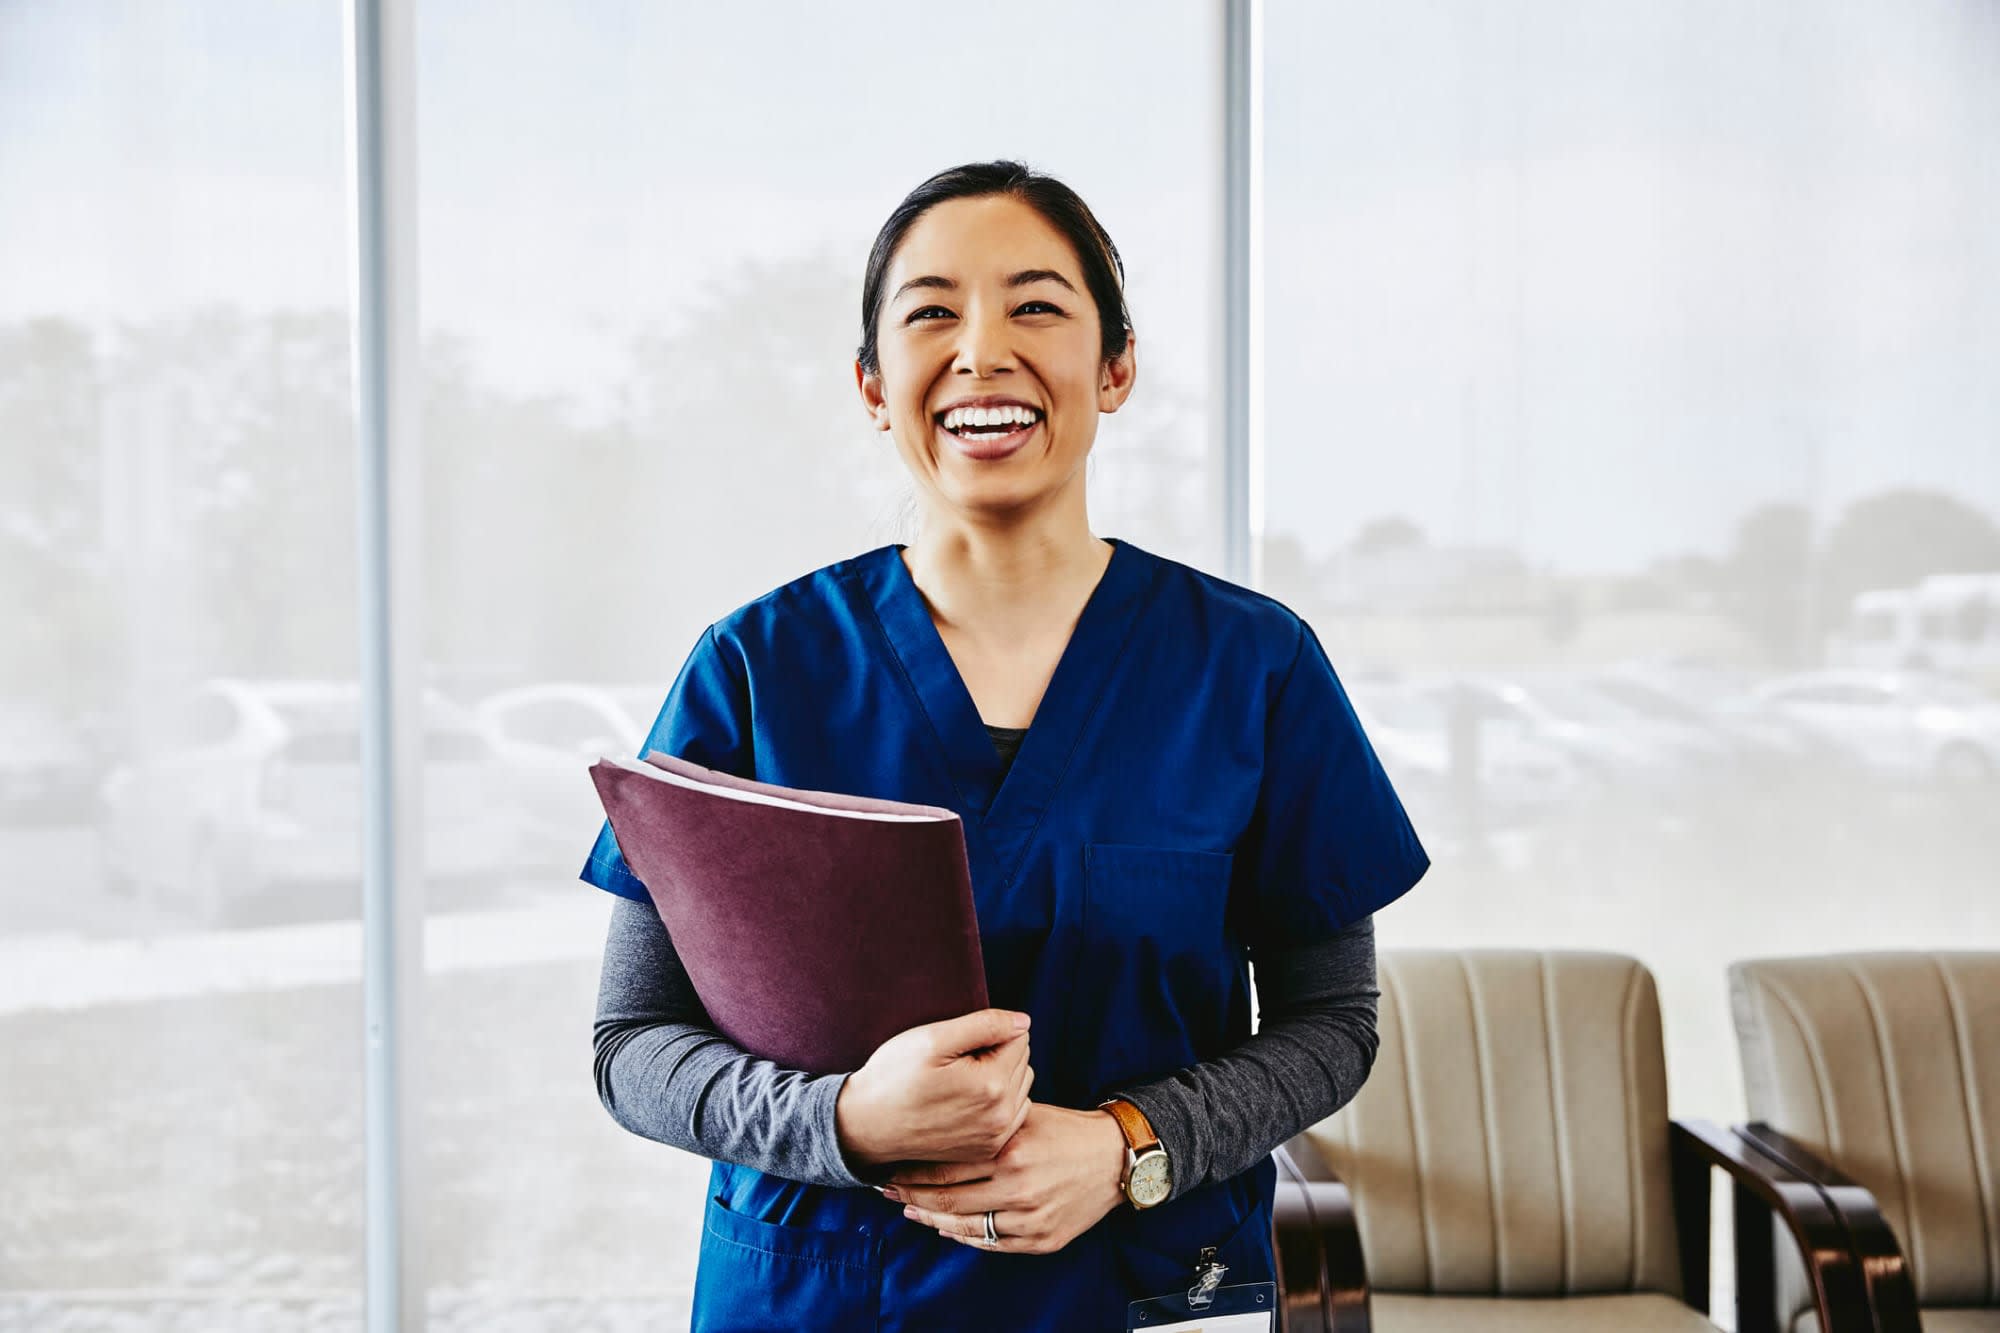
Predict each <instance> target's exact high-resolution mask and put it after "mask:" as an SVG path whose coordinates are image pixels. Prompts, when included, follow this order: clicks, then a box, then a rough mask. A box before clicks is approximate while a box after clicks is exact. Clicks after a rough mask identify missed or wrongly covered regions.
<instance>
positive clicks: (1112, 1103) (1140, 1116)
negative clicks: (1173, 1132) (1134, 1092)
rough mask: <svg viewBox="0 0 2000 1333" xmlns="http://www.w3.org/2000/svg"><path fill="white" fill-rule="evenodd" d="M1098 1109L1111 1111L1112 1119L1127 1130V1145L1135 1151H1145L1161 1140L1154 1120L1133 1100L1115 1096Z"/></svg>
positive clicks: (1119, 1126)
mask: <svg viewBox="0 0 2000 1333" xmlns="http://www.w3.org/2000/svg"><path fill="white" fill-rule="evenodd" d="M1097 1109H1098V1110H1100V1111H1109V1112H1111V1117H1112V1119H1114V1120H1116V1121H1117V1122H1118V1128H1120V1129H1122V1130H1124V1131H1125V1144H1126V1146H1127V1147H1129V1148H1131V1150H1132V1151H1133V1152H1135V1153H1141V1152H1144V1151H1146V1149H1148V1148H1150V1147H1152V1146H1154V1145H1155V1144H1157V1143H1158V1142H1159V1141H1160V1136H1159V1135H1158V1134H1155V1133H1154V1132H1153V1122H1152V1121H1150V1120H1148V1119H1146V1113H1145V1112H1144V1111H1141V1110H1140V1109H1139V1108H1138V1107H1136V1106H1134V1105H1133V1104H1132V1103H1131V1102H1128V1101H1126V1100H1124V1099H1123V1098H1120V1097H1113V1098H1112V1099H1111V1100H1109V1101H1107V1102H1104V1103H1102V1104H1101V1105H1099V1106H1098V1108H1097Z"/></svg>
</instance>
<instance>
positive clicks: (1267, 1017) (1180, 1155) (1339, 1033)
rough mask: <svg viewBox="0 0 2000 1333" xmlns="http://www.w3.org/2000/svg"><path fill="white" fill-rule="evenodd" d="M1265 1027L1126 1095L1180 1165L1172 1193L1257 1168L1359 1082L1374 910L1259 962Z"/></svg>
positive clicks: (1365, 1050)
mask: <svg viewBox="0 0 2000 1333" xmlns="http://www.w3.org/2000/svg"><path fill="white" fill-rule="evenodd" d="M1255 968H1256V980H1257V1009H1258V1027H1257V1032H1256V1034H1255V1035H1254V1036H1252V1037H1251V1038H1250V1039H1249V1040H1248V1041H1246V1042H1244V1043H1243V1044H1242V1045H1240V1046H1238V1047H1236V1048H1235V1049H1234V1050H1231V1051H1229V1052H1227V1053H1225V1054H1223V1055H1221V1056H1218V1057H1217V1058H1215V1059H1213V1060H1204V1061H1202V1062H1200V1063H1199V1064H1194V1065H1189V1066H1187V1067H1185V1068H1183V1069H1178V1070H1176V1071H1174V1073H1172V1074H1170V1075H1168V1076H1167V1077H1165V1078H1162V1079H1156V1080H1154V1081H1153V1082H1150V1083H1143V1084H1140V1085H1138V1086H1136V1087H1132V1088H1120V1089H1119V1090H1118V1093H1117V1095H1118V1096H1120V1097H1123V1098H1126V1099H1128V1100H1129V1101H1131V1102H1132V1103H1133V1104H1134V1105H1136V1106H1138V1108H1139V1109H1140V1110H1142V1111H1144V1112H1145V1113H1146V1118H1147V1119H1148V1120H1149V1121H1151V1122H1152V1125H1153V1129H1154V1131H1155V1132H1156V1133H1157V1134H1158V1135H1159V1136H1160V1142H1161V1144H1162V1146H1164V1147H1165V1148H1166V1150H1167V1155H1168V1157H1169V1158H1170V1159H1171V1161H1172V1162H1173V1168H1174V1170H1173V1177H1174V1187H1173V1192H1172V1194H1170V1195H1169V1196H1168V1197H1169V1198H1170V1199H1173V1198H1179V1197H1180V1196H1181V1195H1183V1194H1185V1193H1187V1192H1188V1191H1189V1190H1191V1189H1194V1188H1196V1187H1197V1186H1200V1185H1205V1184H1209V1183H1211V1182H1213V1181H1217V1180H1226V1179H1228V1178H1229V1177H1230V1176H1233V1175H1235V1174H1237V1173H1238V1172H1240V1171H1244V1170H1247V1169H1249V1168H1250V1167H1252V1166H1255V1165H1256V1164H1257V1163H1258V1162H1260V1161H1262V1160H1263V1159H1264V1158H1265V1157H1268V1156H1269V1155H1270V1153H1271V1150H1272V1149H1273V1148H1276V1147H1277V1146H1278V1145H1279V1144H1281V1143H1283V1142H1284V1141H1285V1140H1286V1139H1289V1138H1291V1137H1292V1136H1293V1135H1294V1134H1297V1133H1298V1132H1299V1131H1300V1130H1303V1129H1305V1128H1307V1127H1308V1126H1311V1125H1314V1124H1317V1123H1318V1122H1319V1121H1321V1120H1324V1119H1325V1118H1326V1117H1327V1116H1329V1115H1332V1114H1333V1113H1334V1112H1335V1111H1337V1110H1339V1109H1340V1108H1341V1107H1342V1106H1345V1105H1346V1104H1347V1103H1348V1102H1349V1101H1351V1100H1352V1099H1353V1097H1354V1094H1355V1093H1357V1092H1359V1091H1360V1090H1361V1085H1362V1084H1363V1083H1364V1082H1365V1081H1366V1080H1367V1078H1368V1071H1369V1069H1370V1068H1372V1067H1373V1065H1374V1063H1375V1052H1376V1049H1377V1046H1378V1044H1379V1041H1378V1038H1377V1035H1376V1030H1375V1017H1376V1005H1377V1001H1378V1000H1379V999H1380V998H1381V993H1380V991H1378V990H1377V989H1376V975H1375V930H1374V922H1373V920H1372V919H1371V918H1368V917H1363V918H1362V919H1361V920H1359V921H1357V922H1355V923H1354V924H1352V925H1350V926H1348V927H1347V928H1346V929H1345V930H1342V931H1341V932H1339V933H1338V934H1336V935H1334V936H1332V937H1331V938H1329V939H1327V940H1324V941H1322V942H1320V943H1318V944H1311V945H1307V946H1304V947H1303V948H1298V949H1289V950H1285V951H1282V952H1279V953H1274V954H1271V955H1269V956H1268V957H1265V958H1259V959H1256V960H1255Z"/></svg>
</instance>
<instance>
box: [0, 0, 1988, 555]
mask: <svg viewBox="0 0 2000 1333" xmlns="http://www.w3.org/2000/svg"><path fill="white" fill-rule="evenodd" d="M974 13H975V11H972V10H960V9H956V8H944V7H939V6H936V5H930V4H921V3H904V4H881V3H871V4H869V5H867V6H856V7H852V8H841V7H836V6H828V5H823V4H822V5H807V4H803V3H798V4H774V5H762V6H719V5H699V6H697V5H679V4H676V5H671V6H666V5H654V4H640V3H621V4H595V5H572V4H553V3H538V4H526V3H513V4H495V3H481V4H473V3H470V2H469V0H452V2H451V3H444V2H442V0H424V3H422V4H421V5H420V19H419V43H420V66H419V97H420V106H421V114H420V135H421V144H420V159H421V166H420V169H421V171H422V200H423V207H422V214H421V216H422V245H423V262H424V265H425V268H424V278H423V310H424V318H425V321H426V324H427V325H428V326H430V327H433V328H451V329H454V330H457V331H460V332H463V333H465V334H467V335H468V336H470V337H471V338H472V339H473V340H474V341H475V343H476V345H477V346H478V348H479V349H480V354H481V365H482V367H483V369H484V370H485V372H486V374H487V375H488V376H489V377H490V378H491V379H493V381H494V382H495V383H497V384H502V385H505V386H507V387H509V388H511V389H514V390H517V391H522V392H529V391H533V392H549V391H560V392H568V393H571V394H573V395H575V396H576V397H577V398H578V399H579V400H580V401H582V402H584V403H586V404H587V403H590V402H592V401H599V400H602V399H603V397H604V396H605V395H606V394H607V393H608V391H609V390H610V389H612V388H613V387H614V385H615V383H616V381H617V376H618V372H619V369H620V366H621V362H620V359H619V357H620V352H621V350H622V347H623V345H624V343H625V340H626V339H627V338H629V336H630V335H631V334H633V333H634V332H637V331H639V330H642V329H645V328H648V327H658V326H663V325H670V324H672V323H673V322H674V320H675V318H676V315H677V313H678V312H679V311H680V310H682V309H683V308H685V306H686V305H687V303H688V302H689V301H690V300H691V299H692V298H693V296H694V295H695V294H696V293H697V291H698V287H699V284H700V282H701V280H702V278H703V276H704V275H705V274H710V273H713V272H715V271H716V268H717V266H718V264H720V263H723V262H725V261H728V260H731V259H736V258H740V257H743V256H746V255H757V256H767V257H777V256H782V255H789V254H795V253H800V252H805V251H813V250H820V249H829V250H830V251H831V252H832V253H833V254H835V255H838V256H844V262H845V263H846V265H847V266H848V268H849V270H850V271H851V273H852V275H853V282H854V286H855V291H856V296H857V300H858V294H859V283H860V274H861V269H862V266H863V264H864V262H865V259H866V246H867V243H868V241H869V239H870V238H871V237H872V235H873V233H874V230H875V228H876V227H877V226H878V225H879V224H880V222H881V220H882V218H883V216H884V215H886V213H887V211H888V210H889V208H890V207H892V206H893V204H894V203H895V201H896V199H897V198H898V197H900V195H901V194H902V193H903V192H904V191H905V190H907V189H908V188H909V187H910V186H912V185H914V184H915V183H916V182H917V181H919V180H921V179H922V178H923V176H925V175H927V174H929V173H930V172H931V171H934V170H936V169H938V168H940V167H942V166H946V165H950V164H952V163H955V162H960V161H967V160H974V159H978V158H985V157H992V156H1000V155H1011V156H1021V157H1025V158H1027V159H1028V160H1029V161H1030V162H1031V163H1032V164H1034V165H1036V166H1039V167H1042V168H1045V169H1047V170H1050V171H1053V172H1055V173H1056V174H1058V175H1060V176H1062V177H1063V178H1064V179H1066V180H1068V181H1069V182H1070V183H1071V184H1073V185H1075V186H1076V187H1077V188H1078V189H1079V191H1080V192H1081V193H1082V194H1083V195H1084V197H1085V198H1086V199H1088V200H1090V201H1091V203H1092V204H1093V206H1094V207H1096V208H1097V210H1098V211H1099V213H1100V215H1101V216H1102V217H1103V219H1104V221H1105V223H1106V225H1107V227H1108V229H1109V230H1110V231H1111V234H1112V235H1113V237H1114V238H1115V239H1116V240H1117V241H1118V243H1119V245H1120V247H1121V250H1122V251H1123V252H1124V254H1125V257H1126V261H1127V265H1128V270H1129V272H1130V298H1131V302H1132V306H1133V311H1134V316H1135V322H1136V324H1137V325H1138V327H1139V329H1140V331H1141V336H1142V344H1141V345H1142V349H1144V351H1145V352H1146V353H1148V354H1149V359H1148V361H1147V363H1146V365H1147V370H1148V372H1149V373H1150V374H1151V375H1152V376H1155V377H1164V378H1169V379H1172V380H1175V381H1179V382H1182V383H1184V384H1187V385H1189V386H1190V387H1192V388H1193V389H1194V390H1196V391H1197V392H1199V393H1208V392H1210V391H1212V386H1213V383H1214V379H1213V373H1212V371H1211V369H1210V367H1211V365H1212V358H1213V356H1214V354H1215V335H1216V332H1217V325H1218V318H1217V306H1216V300H1215V298H1216V290H1215V286H1214V280H1215V268H1214V257H1215V251H1216V248H1217V245H1218V238H1219V232H1218V229H1217V226H1216V217H1215V208H1216V188H1217V181H1218V179H1219V172H1220V161H1219V156H1218V152H1219V143H1220V141H1219V135H1218V129H1217V124H1216V118H1215V114H1214V111H1215V106H1216V102H1217V98H1218V96H1219V88H1218V85H1217V82H1216V71H1215V68H1214V66H1215V60H1214V51H1215V42H1216V40H1217V29H1216V27H1215V21H1214V18H1213V7H1212V6H1211V5H1208V4H1203V3H1189V2H1187V0H1182V2H1181V3H1174V4H1153V3H1145V4H1141V3H1125V4H1105V3H1100V4H1092V5H1070V4H1055V3H1044V4H1040V5H1035V4H1028V5H1014V6H1010V7H1008V8H1007V9H1006V10H1005V11H992V18H991V22H990V23H989V22H988V21H987V19H986V18H985V17H984V15H985V13H986V12H985V11H978V13H979V14H980V15H981V16H982V17H981V20H980V27H979V29H978V30H976V31H975V30H974V29H973V28H972V27H971V25H969V24H968V23H967V22H966V21H965V16H969V15H973V14H974ZM339 14H340V6H338V5H337V4H334V3H331V2H330V0H329V2H328V3H320V4H303V3H283V4H271V3H261V2H259V0H228V2H224V0H203V2H201V3H195V2H193V0H187V2H185V3H173V4H170V3H157V2H155V0H135V2H134V3H112V2H111V0H92V2H89V3H78V2H74V0H65V2H64V3H60V4H58V3H46V2H45V3H32V2H30V0H11V2H10V3H4V4H0V196H4V197H5V198H6V199H7V200H8V205H7V207H5V208H0V317H4V318H10V319H11V318H18V317H20V316H23V315H28V314H44V313H64V314H70V315H75V316H79V317H87V318H90V319H93V320H104V319H109V318H113V317H143V316H146V315H149V314H155V313H158V312H161V311H170V310H174V309H178V308H183V307H186V306H188V305H190V304H194V303H202V302H209V301H218V300H221V301H230V302H235V303H237V304H240V305H243V306H246V307H250V308H270V307H275V306H301V305H303V306H344V305H345V304H346V301H347V296H346V281H347V279H346V261H345V251H344V246H345V235H346V230H345V228H346V222H345V201H344V188H345V181H344V166H343V139H342V114H343V112H342V72H341V65H342V59H341V43H342V34H341V29H340V19H339ZM1266 23H1267V27H1268V42H1267V52H1268V54H1267V57H1266V62H1267V63H1266V68H1265V76H1266V80H1267V83H1266V92H1267V101H1266V133H1267V149H1266V153H1267V156H1266V162H1265V173H1266V186H1267V195H1266V205H1265V220H1266V226H1267V231H1266V237H1267V242H1268V248H1267V252H1266V261H1265V262H1266V271H1265V277H1266V283H1267V311H1268V316H1269V318H1268V323H1267V325H1266V327H1265V352H1266V361H1265V365H1266V371H1265V386H1266V392H1267V395H1268V404H1269V409H1268V418H1267V422H1268V453H1267V459H1268V462H1267V468H1268V471H1267V478H1266V480H1267V501H1266V512H1267V521H1268V525H1269V527H1270V528H1271V529H1272V530H1275V531H1286V532H1294V533H1297V534H1299V535H1301V536H1302V537H1304V538H1305V539H1306V540H1307V541H1308V543H1309V544H1310V545H1312V546H1313V547H1314V548H1316V549H1319V550H1325V549H1327V548H1328V547H1330V546H1331V545H1333V544H1336V543H1338V542H1341V541H1345V540H1347V539H1348V538H1350V537H1351V536H1352V535H1353V532H1354V530H1355V528H1356V527H1357V526H1358V525H1359V524H1361V523H1363V522H1365V521H1367V520H1368V519H1370V518H1373V517H1377V516H1380V515H1384V514H1402V515H1406V516H1408V517H1410V518H1413V519H1415V520H1416V521H1417V522H1419V523H1420V524H1422V525H1423V526H1424V527H1425V528H1426V529H1427V530H1428V531H1430V532H1431V533H1432V534H1433V536H1434V537H1435V538H1437V539H1438V540H1444V541H1452V542H1470V541H1480V542H1498V543H1511V544H1514V545H1516V546H1518V547H1519V548H1520V549H1522V550H1523V551H1524V552H1525V553H1526V554H1527V555H1528V556H1529V558H1531V559H1533V560H1536V561H1545V562H1548V563H1551V564H1553V565H1555V566H1557V567H1560V568H1564V569H1568V570H1572V571H1579V572H1610V571H1614V570H1623V569H1632V568H1637V567H1641V566H1643V565H1644V564H1646V563H1647V562H1648V561H1650V560H1652V559H1655V558H1658V557H1660V556H1664V555H1669V554H1675V553H1680V552H1684V551H1688V550H1705V551H1710V552H1719V550H1720V549H1721V546H1722V543H1723V542H1724V541H1725V540H1726V539H1727V536H1728V534H1729V532H1730V529H1731V528H1732V526H1733V525H1734V523H1735V522H1736V521H1737V519H1738V518H1739V517H1740V516H1741V515H1742V514H1743V513H1744V512H1745V511H1746V510H1747V509H1748V508H1750V507H1753V506H1755V505H1757V504H1759V503H1763V502H1766V501H1771V500H1799V501H1805V502H1812V503H1816V504H1817V506H1818V507H1819V509H1820V511H1821V512H1822V514H1823V515H1824V516H1827V517H1830V516H1831V515H1833V514H1834V513H1836V512H1837V510H1838V508H1839V507H1840V506H1841V505H1843V504H1845V503H1846V502H1847V501H1849V500H1851V499H1852V498H1854V497H1855V496H1857V495H1860V494H1865V493H1868V492H1871V491H1874V490H1877V489H1880V488H1882V487H1885V486H1890V485H1897V484H1912V485H1926V486H1932V487H1937V488H1940V489H1943V490H1947V491H1951V492H1953V493H1955V494H1958V495H1959V496H1961V497H1962V498H1964V499H1965V500H1967V501H1968V502H1970V503H1973V504H1976V505H1978V506H1980V507H1982V508H1984V509H1986V510H1987V511H1988V512H1989V513H1990V514H1994V515H1995V516H1996V517H2000V388H1996V383H2000V376H1996V375H1995V374H1994V373H1993V368H1994V367H1996V366H2000V239H1996V238H2000V147H1996V145H2000V7H1995V6H1992V5H1990V4H1986V3H1982V2H1981V0H1922V2H1917V0H1910V2H1907V3H1905V2H1901V0H1899V2H1896V3H1891V2H1890V0H1882V2H1881V3H1874V4H1860V3H1847V4H1840V3H1831V2H1830V0H1793V2H1791V3H1783V4H1776V3H1774V4H1767V5H1761V6H1754V7H1744V6H1741V5H1731V4H1725V3H1719V2H1715V3H1696V2H1694V0H1644V2H1635V3H1621V4H1604V5H1591V6H1577V5H1572V4H1555V3H1549V4H1529V3H1519V4H1510V5H1506V6H1490V5H1482V4H1475V3H1471V0H1465V2H1463V3H1450V4H1428V5H1426V4H1413V3H1404V4H1395V5H1389V4H1360V3H1342V4H1307V3H1304V2H1303V0H1288V2H1287V3H1282V4H1277V3H1274V4H1271V5H1269V6H1268V8H1267V19H1266ZM851 352H852V341H851V338H847V337H844V338H843V340H842V341H840V342H830V343H829V346H828V349H827V354H828V356H830V357H834V358H841V359H845V358H847V357H849V356H851ZM1142 383H1143V382H1142ZM1142 391H1143V388H1142ZM1815 459H1817V470H1816V471H1815V469H1814V466H1813V463H1814V460H1815Z"/></svg>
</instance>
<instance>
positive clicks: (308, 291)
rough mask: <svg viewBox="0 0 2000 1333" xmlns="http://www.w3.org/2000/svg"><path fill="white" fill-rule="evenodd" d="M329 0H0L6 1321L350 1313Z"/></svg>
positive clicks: (1, 1255)
mask: <svg viewBox="0 0 2000 1333" xmlns="http://www.w3.org/2000/svg"><path fill="white" fill-rule="evenodd" d="M343 118H344V112H343V109H342V99H341V32H340V14H339V11H338V9H337V8H335V7H332V6H310V5H298V6H294V5H282V6H271V5H260V4H252V3H242V4H230V5H222V4H199V5H197V4H173V5H165V4H151V3H137V4H127V5H114V4H86V5H67V4H61V5H8V6H5V7H0V197H4V198H5V199H6V200H7V204H6V206H5V207H4V208H0V608H4V621H5V624H6V629H5V632H4V633H0V680H3V681H4V684H0V697H4V699H5V701H6V702H5V705H4V708H0V1070H4V1071H5V1073H4V1074H0V1085H4V1088H5V1091H4V1093H0V1181H4V1182H5V1185H4V1186H3V1187H0V1189H4V1193H5V1199H6V1203H5V1206H4V1207H0V1326H5V1327H7V1328H58V1327H60V1328H65V1329H69V1328H111V1327H130V1328H138V1327H144V1328H168V1327H179V1328H218V1329H219V1328H234V1327H250V1326H252V1325H255V1326H259V1327H275V1326H279V1325H284V1326H290V1327H306V1326H308V1324H310V1323H312V1322H314V1321H315V1320H318V1319H320V1318H323V1317H326V1316H333V1317H337V1318H338V1317H344V1318H347V1319H349V1320H352V1319H354V1318H355V1316H356V1313H357V1311H358V1309H359V1304H360V1299H359V1293H360V1283H361V1255H362V1157H361V1135H360V1119H361V1116H360V1108H361V1093H362V1086H361V1064H362V1059H361V1056H362V1047H361V1017H362V1010H361V1003H360V985H359V977H360V973H361V945H360V937H359V932H358V930H357V928H356V922H355V920H354V918H355V914H356V903H357V897H356V886H357V883H358V874H359V854H358V853H359V821H358V814H357V808H358V807H357V785H358V777H359V766H358V764H357V762H356V758H355V754H354V744H353V743H354V737H355V733H354V710H355V708H356V703H357V701H356V693H355V654H356V642H357V634H356V625H357V621H356V614H355V605H356V600H355V591H356V590H355V564H356V560H355V493H354V480H353V478H354V443H353V428H352V420H351V417H352V412H351V408H350V396H351V388H350V381H351V376H350V373H349V360H350V354H349V338H350V335H351V328H350V320H349V314H348V308H347V307H348V303H347V297H346V293H345V282H346V250H347V229H346V224H345V217H346V203H345V200H346V183H345V177H344V170H343V166H342V158H341V145H342V121H343Z"/></svg>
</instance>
